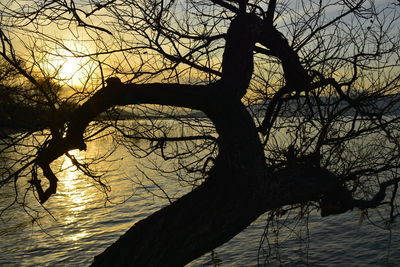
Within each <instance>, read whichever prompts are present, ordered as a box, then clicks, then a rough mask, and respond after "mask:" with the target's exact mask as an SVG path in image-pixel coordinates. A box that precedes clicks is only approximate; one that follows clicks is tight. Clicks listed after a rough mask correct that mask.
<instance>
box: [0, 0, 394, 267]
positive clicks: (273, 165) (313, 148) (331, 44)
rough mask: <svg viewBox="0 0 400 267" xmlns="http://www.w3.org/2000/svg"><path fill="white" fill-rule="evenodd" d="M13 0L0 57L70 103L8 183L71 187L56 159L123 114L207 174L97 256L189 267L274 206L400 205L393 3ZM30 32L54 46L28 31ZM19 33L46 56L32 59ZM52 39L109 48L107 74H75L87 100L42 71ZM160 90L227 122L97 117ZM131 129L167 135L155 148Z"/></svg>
mask: <svg viewBox="0 0 400 267" xmlns="http://www.w3.org/2000/svg"><path fill="white" fill-rule="evenodd" d="M1 8H2V10H3V12H2V20H1V31H0V34H1V35H0V37H1V49H2V50H1V52H0V55H1V56H2V57H3V59H4V60H6V61H7V62H8V64H10V66H12V67H13V70H15V71H17V72H18V73H19V74H20V75H21V76H23V78H24V79H25V80H27V81H29V82H30V83H31V84H33V86H34V88H35V90H36V91H37V92H41V93H42V95H43V96H44V99H43V101H44V103H45V104H46V105H48V106H49V108H50V109H52V110H53V111H54V112H55V114H60V115H59V116H58V117H57V118H55V119H54V120H52V123H47V125H46V127H47V128H49V129H50V132H47V133H46V132H42V134H43V135H44V138H43V139H41V140H43V141H38V142H37V143H35V145H34V146H33V147H34V149H33V150H32V153H30V154H25V155H24V157H25V158H22V157H21V158H18V159H16V160H15V158H14V160H15V162H16V164H17V162H18V164H17V165H18V166H19V167H18V168H17V169H16V170H15V169H13V168H10V167H8V168H5V170H6V172H7V173H8V175H7V176H4V177H6V178H3V179H2V180H1V182H0V183H1V185H4V184H7V183H11V182H12V181H13V180H16V179H18V178H19V177H21V176H22V175H30V180H29V182H30V184H31V187H30V189H32V190H33V192H34V194H36V195H37V196H38V199H39V201H40V202H41V203H45V202H46V201H47V200H48V198H49V197H51V196H52V195H53V194H54V193H56V191H57V181H58V178H57V176H56V174H55V172H54V171H53V169H52V167H51V163H53V162H54V161H55V160H56V159H57V158H59V157H60V156H62V155H64V154H68V151H70V150H73V149H80V150H85V149H86V143H87V142H89V141H90V138H93V136H95V135H96V134H98V133H100V132H103V131H104V129H105V128H108V127H110V126H113V127H114V129H115V131H114V132H112V133H111V134H114V135H115V136H118V138H119V140H120V143H121V144H125V145H127V146H128V147H129V148H130V149H131V152H132V155H134V156H143V157H146V156H148V155H150V154H152V153H159V155H160V157H162V158H163V159H170V158H174V159H176V161H177V162H178V163H179V164H178V165H177V167H176V170H175V171H176V173H177V174H179V175H178V176H179V177H180V179H181V180H182V181H185V182H187V183H189V184H191V185H193V186H194V189H193V191H191V192H190V193H188V194H186V195H184V196H182V197H181V198H179V199H177V200H173V199H170V201H171V204H170V205H168V206H166V207H164V208H162V209H161V210H159V211H158V212H156V213H154V214H153V215H151V216H149V217H148V218H146V219H144V220H142V221H140V222H138V223H137V224H135V225H134V226H133V227H132V228H131V229H129V230H128V231H127V232H126V233H125V234H124V235H123V236H122V237H121V238H120V239H119V240H118V241H116V242H115V243H114V244H113V245H111V246H110V247H109V248H108V249H106V250H105V251H104V252H103V253H102V254H100V255H98V256H97V257H96V258H95V260H94V263H93V265H95V266H102V265H104V266H109V265H133V266H161V265H163V266H166V265H167V266H181V265H184V264H186V263H188V262H190V261H192V260H193V259H195V258H197V257H199V256H201V255H202V254H204V253H206V252H208V251H210V250H212V249H213V248H215V247H217V246H219V245H221V244H223V243H225V242H226V241H228V240H229V239H231V238H232V237H234V236H235V235H236V234H238V233H239V232H241V231H242V230H243V229H244V228H245V227H247V226H248V225H249V224H250V223H251V222H253V221H254V220H255V219H256V218H257V217H259V216H260V215H261V214H263V213H265V212H271V214H282V213H284V212H285V210H289V209H291V208H292V207H297V206H299V205H313V206H315V207H316V208H317V209H319V210H320V211H321V214H322V216H327V215H332V214H339V213H343V212H345V211H348V210H351V209H353V208H360V209H363V210H366V209H369V208H377V207H381V206H386V207H389V212H388V218H389V220H394V219H395V218H396V217H397V216H398V211H397V207H398V206H397V205H398V204H397V203H396V195H397V188H398V183H399V181H400V178H399V177H398V170H399V169H398V168H399V151H400V143H399V140H400V139H399V116H398V112H397V110H398V109H399V107H400V106H399V101H400V97H399V82H400V69H399V43H400V42H399V41H400V40H399V36H400V35H399V24H398V23H399V14H398V7H397V6H396V4H395V3H394V2H393V3H391V2H390V1H387V3H384V4H379V5H375V4H374V1H366V0H360V1H353V2H349V1H326V3H323V2H322V1H295V2H293V1H272V0H271V1H231V0H229V1H228V0H210V1H203V0H189V1H157V0H152V1H123V2H119V1H114V0H111V1H100V2H93V1H88V2H87V3H83V2H81V1H79V2H78V1H76V2H75V1H68V2H65V1H44V2H43V3H36V2H29V3H25V4H24V5H22V4H19V3H18V1H16V2H15V3H14V2H13V5H7V6H6V5H2V7H1ZM51 27H58V29H60V30H62V31H65V32H67V33H68V34H69V35H70V36H73V37H74V38H76V39H78V40H80V39H82V40H86V42H87V43H90V47H91V50H90V49H89V50H87V51H79V49H74V48H71V47H68V45H66V42H63V41H62V40H60V38H57V36H56V35H51V34H48V33H45V31H43V29H50V28H51ZM21 32H22V33H24V34H30V35H31V36H36V38H37V39H36V40H41V42H42V43H43V44H40V45H39V43H37V42H33V43H29V42H27V41H24V40H21V39H20V40H18V37H17V36H18V33H21ZM44 45H45V46H44ZM16 46H25V47H26V48H29V49H28V51H31V55H29V56H25V57H24V56H22V55H21V56H20V57H19V56H18V52H19V51H20V49H19V48H17V47H16ZM52 46H53V47H55V48H61V49H64V50H65V51H68V52H69V53H71V56H73V57H75V58H87V59H89V60H90V61H91V62H95V63H96V64H95V65H94V66H96V67H95V68H96V70H98V73H100V74H95V72H94V71H93V72H90V71H88V75H87V80H86V81H88V82H87V83H84V84H83V88H84V89H82V90H81V91H80V90H78V89H76V88H75V89H74V88H73V86H71V87H72V88H71V90H72V89H74V94H72V95H73V96H75V97H76V98H75V99H76V101H77V102H79V103H80V106H79V107H77V108H76V109H75V110H74V111H73V112H70V114H69V115H68V116H66V115H65V114H67V113H66V112H64V111H62V110H61V112H60V108H59V106H60V105H59V104H58V101H60V100H58V99H54V98H52V97H51V94H49V93H46V92H47V91H46V87H45V86H44V85H43V84H42V83H40V82H38V79H35V75H34V71H37V70H38V69H39V70H40V69H42V70H43V69H44V68H43V65H40V64H39V62H40V60H38V57H39V56H40V55H42V54H43V53H44V54H43V55H46V53H47V55H51V54H54V53H55V52H49V49H46V50H47V52H46V51H44V49H43V47H46V48H49V47H52ZM53 51H54V50H53ZM24 58H25V64H22V63H21V62H22V61H21V60H22V59H24ZM58 72H59V69H58V68H57V67H56V68H54V69H53V73H52V75H51V77H50V78H51V80H57V79H58V80H60V78H59V77H58V76H57V74H58ZM117 77H119V78H117ZM106 78H107V79H106ZM61 80H62V79H61ZM121 80H122V81H123V82H122V81H121ZM89 81H91V82H92V85H91V84H90V83H89ZM90 86H92V87H93V88H94V89H96V90H97V91H96V92H95V93H94V94H93V93H92V92H93V90H88V89H90ZM96 86H97V87H96ZM30 99H33V98H30ZM146 104H147V105H151V106H148V108H151V107H154V105H158V106H159V107H176V108H186V109H190V110H198V111H202V112H203V113H204V114H205V115H206V116H207V118H208V119H209V121H210V122H211V123H212V127H210V125H209V124H207V123H206V122H205V121H203V120H200V121H198V122H196V121H195V120H192V121H191V122H187V121H183V120H180V118H174V116H173V109H167V110H166V111H167V113H171V112H172V116H171V118H174V119H176V120H177V121H179V122H181V123H185V124H188V125H189V126H190V123H196V124H199V125H201V126H202V127H200V128H198V127H196V128H193V129H197V130H195V131H194V133H192V134H191V135H182V136H171V135H170V132H169V130H168V127H167V126H165V125H162V124H158V123H157V122H156V120H153V121H151V120H149V121H150V123H149V124H148V125H142V127H127V126H126V125H125V124H124V125H121V124H118V123H110V124H108V125H107V123H104V124H103V123H102V124H100V125H98V126H97V128H96V127H94V126H93V125H92V124H90V123H91V122H94V121H96V118H97V116H98V115H99V114H100V113H102V112H104V111H107V110H110V109H112V108H115V107H116V106H131V107H132V109H136V108H137V107H138V105H141V106H143V105H146ZM144 112H145V113H146V114H149V109H145V110H144ZM150 119H151V118H150ZM89 124H90V125H89ZM88 127H90V129H88ZM196 131H197V132H196ZM24 134H26V135H32V134H34V132H33V131H31V132H28V133H24ZM15 138H16V137H12V139H13V140H16V139H15ZM278 138H283V140H278ZM132 139H134V140H137V139H143V140H147V141H149V142H150V143H151V144H152V146H150V147H149V150H148V151H143V150H142V149H141V148H140V147H137V146H135V145H134V143H132V142H130V140H132ZM4 140H5V139H4ZM7 140H8V139H7ZM3 142H4V143H5V141H3ZM7 142H8V141H7ZM13 142H14V143H13V145H6V148H5V149H3V152H6V151H7V149H10V148H12V147H15V142H16V141H13ZM182 144H183V145H182ZM185 147H186V148H187V149H185ZM188 148H190V149H188ZM27 155H28V156H27ZM74 162H75V164H76V165H77V166H79V167H80V168H81V169H82V170H84V172H85V173H86V174H87V175H89V176H91V177H93V178H95V179H97V181H98V182H99V183H101V179H98V176H97V175H96V174H94V173H92V172H91V171H90V169H89V168H88V166H87V165H82V164H80V163H79V162H77V161H74ZM160 171H162V170H161V169H160ZM43 178H45V179H46V180H47V182H46V183H45V182H44V181H42V180H43ZM148 179H150V180H151V177H148ZM161 189H162V188H161Z"/></svg>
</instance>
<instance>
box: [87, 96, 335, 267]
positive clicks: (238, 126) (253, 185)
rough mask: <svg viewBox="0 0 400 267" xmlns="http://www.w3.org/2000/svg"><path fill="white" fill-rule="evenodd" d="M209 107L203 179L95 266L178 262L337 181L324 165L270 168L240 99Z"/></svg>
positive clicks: (315, 195) (137, 226) (135, 228)
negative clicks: (211, 135)
mask: <svg viewBox="0 0 400 267" xmlns="http://www.w3.org/2000/svg"><path fill="white" fill-rule="evenodd" d="M217 103H218V105H215V106H213V107H211V108H210V109H209V110H208V115H209V116H210V118H211V119H212V121H213V122H214V124H215V126H216V129H217V131H218V134H219V138H220V140H221V144H220V153H219V156H218V158H217V159H216V161H215V165H214V166H213V168H212V170H211V171H210V175H209V177H208V178H207V180H206V181H205V182H204V183H203V184H202V185H201V186H200V187H198V188H197V189H195V190H194V191H193V192H191V193H189V194H187V195H185V196H184V197H182V198H180V199H179V200H177V201H176V202H174V203H172V204H171V205H169V206H167V207H165V208H163V209H161V210H160V211H158V212H156V213H154V214H153V215H151V216H149V217H148V218H146V219H144V220H142V221H140V222H138V223H137V224H135V225H134V226H133V227H132V228H131V229H129V231H128V232H126V233H125V234H124V235H123V236H122V237H121V238H120V239H119V240H118V241H117V242H115V243H114V244H113V245H112V246H110V247H109V248H107V249H106V250H105V251H104V252H103V253H101V254H100V255H98V256H96V257H95V259H94V262H93V266H183V265H185V264H187V263H189V262H191V261H192V260H194V259H196V258H197V257H199V256H201V255H203V254H204V253H206V252H208V251H210V250H212V249H214V248H216V247H218V246H220V245H222V244H223V243H225V242H227V241H228V240H230V239H231V238H233V237H234V236H235V235H236V234H238V233H240V232H241V231H242V230H243V229H245V228H246V227H247V226H248V225H249V224H250V223H251V222H253V221H254V220H255V219H256V218H257V217H258V216H260V215H261V214H262V213H264V212H266V211H268V210H272V209H274V208H278V207H281V206H283V205H287V204H294V203H301V202H306V201H308V200H316V199H319V198H320V197H321V196H322V195H323V194H324V193H325V192H327V191H329V188H331V187H332V186H333V185H334V184H335V179H334V177H333V176H332V175H331V174H330V173H328V172H326V171H323V170H321V169H318V168H314V169H310V168H298V169H296V170H293V169H292V170H284V171H280V172H275V173H272V172H268V168H267V166H266V163H265V160H264V154H263V150H262V146H261V143H260V141H259V138H258V136H257V131H256V127H255V125H254V123H253V120H252V118H251V116H250V115H249V113H248V112H247V111H246V109H245V107H244V105H243V104H242V103H241V102H240V101H239V100H236V101H235V100H232V101H231V100H226V99H225V101H224V100H222V99H220V101H218V102H217Z"/></svg>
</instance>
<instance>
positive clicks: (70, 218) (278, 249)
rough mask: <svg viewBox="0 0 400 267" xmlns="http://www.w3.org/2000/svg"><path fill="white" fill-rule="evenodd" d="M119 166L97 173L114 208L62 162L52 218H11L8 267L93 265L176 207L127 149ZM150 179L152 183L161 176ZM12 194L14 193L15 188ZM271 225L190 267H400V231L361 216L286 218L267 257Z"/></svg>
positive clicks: (7, 218) (259, 225)
mask: <svg viewBox="0 0 400 267" xmlns="http://www.w3.org/2000/svg"><path fill="white" fill-rule="evenodd" d="M112 146H113V143H112V140H111V139H103V140H98V141H97V142H92V143H90V146H89V148H88V151H87V152H86V153H79V152H76V151H75V152H73V153H74V155H75V156H76V157H77V158H81V159H82V158H84V157H87V158H89V157H91V156H95V155H97V154H99V153H100V154H101V153H103V152H105V151H108V150H109V149H111V147H112ZM114 159H116V161H113V162H103V163H98V164H97V165H96V167H97V168H99V169H110V168H111V170H110V172H109V173H108V174H107V177H106V178H107V180H108V183H109V185H110V186H111V188H112V191H111V192H110V193H109V195H108V199H109V201H106V196H105V195H104V194H103V193H102V192H101V191H99V190H98V188H97V187H96V186H95V184H94V183H93V182H92V181H90V180H88V179H86V178H84V176H83V175H81V173H80V172H79V171H77V170H76V169H68V166H69V165H71V163H70V162H69V159H67V158H62V159H60V160H59V161H58V162H57V163H56V164H58V165H59V166H61V167H62V168H64V169H66V170H63V171H62V172H61V173H60V175H59V177H60V182H59V183H60V184H59V189H58V193H57V195H55V196H54V197H52V198H51V199H50V200H49V201H48V202H47V203H46V205H45V207H46V208H47V209H48V210H49V212H50V213H51V215H49V214H47V213H46V212H45V211H44V210H43V209H42V208H41V207H39V206H37V205H36V206H35V205H33V206H32V208H34V209H35V210H28V211H29V213H30V214H31V215H33V216H34V217H33V218H34V219H35V220H33V218H31V217H30V216H28V213H26V212H25V211H23V210H22V209H21V208H18V209H17V208H16V209H10V210H8V211H7V212H6V213H5V214H3V216H2V219H1V220H2V221H1V224H0V251H1V253H0V266H35V265H40V266H86V265H89V264H90V263H91V262H92V260H93V257H94V256H95V255H97V254H99V253H100V252H102V251H103V250H104V249H105V248H106V247H107V246H109V245H110V244H111V243H112V242H114V241H115V240H116V239H117V238H118V237H119V236H120V235H121V234H123V233H124V232H125V231H126V230H127V229H128V228H129V227H131V226H132V225H133V224H134V223H135V222H137V221H139V220H140V219H142V218H144V217H146V216H148V215H149V214H151V213H153V212H154V211H156V210H157V209H159V208H160V207H162V206H163V205H166V204H168V200H167V199H165V198H158V197H155V196H153V195H151V194H149V192H152V193H156V194H159V195H160V196H162V193H161V192H160V191H159V190H157V187H156V186H155V185H154V184H152V183H151V182H149V181H147V180H142V182H143V184H144V186H145V188H143V187H141V186H139V185H138V184H137V181H138V177H139V176H138V175H139V173H140V172H138V169H137V167H138V166H142V165H141V164H140V160H132V159H131V158H129V155H128V152H127V151H126V150H124V149H123V148H119V149H118V150H117V151H116V152H115V154H114ZM146 171H147V174H148V175H149V176H150V177H152V175H154V173H152V171H151V170H146ZM156 178H157V177H156ZM139 180H140V179H139ZM134 181H136V183H135V182H134ZM156 181H157V182H160V183H162V185H163V186H164V187H165V188H166V190H167V191H168V192H169V193H170V194H171V195H175V196H176V197H179V196H180V195H182V194H184V193H185V192H188V191H189V190H190V187H188V186H187V187H181V186H179V185H178V184H177V182H176V181H175V180H168V179H163V178H162V177H158V178H157V179H156ZM8 190H9V193H10V194H11V193H12V192H13V191H12V190H13V189H12V188H9V189H8ZM10 201H11V200H10V199H9V197H8V198H7V193H3V194H2V196H1V204H0V205H1V206H2V207H4V206H6V205H7V203H9V202H10ZM32 203H35V202H32ZM371 218H372V220H373V221H374V222H375V223H376V224H378V225H380V226H382V227H384V228H388V227H387V225H384V224H382V221H381V220H380V218H379V217H378V216H377V214H371ZM271 223H272V222H271ZM266 224H267V216H266V215H264V216H261V217H260V218H259V219H258V220H257V221H256V222H254V223H253V224H252V225H250V226H249V227H248V228H247V229H246V230H245V231H243V232H242V233H240V234H239V235H237V236H236V237H235V238H234V239H232V240H231V241H229V242H228V243H227V244H225V245H223V246H222V247H220V248H217V249H216V250H215V251H214V252H213V253H212V254H211V253H208V254H206V255H204V256H203V257H201V258H200V259H197V260H195V261H194V262H192V263H191V264H189V265H190V266H212V265H213V264H215V263H219V264H221V265H222V266H257V264H262V265H265V266H279V265H282V266H396V263H398V262H400V253H399V251H400V250H399V248H400V233H399V224H398V223H394V224H391V225H390V228H391V230H390V231H389V230H387V229H383V228H379V227H377V226H374V225H373V224H372V223H371V222H369V221H367V220H364V222H362V223H360V212H359V211H356V210H355V211H353V212H348V213H345V214H342V215H338V216H332V217H327V218H321V217H320V216H319V215H318V214H316V213H311V215H310V216H309V217H304V218H300V219H299V220H292V219H287V220H284V218H282V219H281V220H280V221H275V222H274V225H272V226H271V227H270V229H269V233H268V237H269V245H268V243H267V242H266V241H265V240H264V242H263V245H262V246H261V249H260V240H261V237H262V235H263V232H264V230H265V225H266ZM294 226H296V227H295V228H294V230H293V229H292V228H293V227H294ZM268 254H269V255H268Z"/></svg>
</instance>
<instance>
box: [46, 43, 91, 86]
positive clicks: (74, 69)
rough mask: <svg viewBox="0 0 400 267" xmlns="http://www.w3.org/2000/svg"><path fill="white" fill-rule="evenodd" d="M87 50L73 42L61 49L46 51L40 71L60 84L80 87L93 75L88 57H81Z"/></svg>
mask: <svg viewBox="0 0 400 267" xmlns="http://www.w3.org/2000/svg"><path fill="white" fill-rule="evenodd" d="M87 50H88V49H87V48H86V47H84V46H83V45H80V44H78V43H75V42H67V43H64V46H63V48H55V49H53V50H52V51H48V52H46V53H48V54H47V55H46V56H45V58H44V62H43V64H42V66H41V68H42V71H45V72H46V73H47V74H48V75H51V76H52V77H54V78H55V79H57V80H58V81H59V83H60V84H66V85H68V86H81V85H83V84H84V83H85V82H86V81H87V80H88V78H89V76H90V74H92V73H93V64H91V62H90V59H89V58H88V57H84V56H81V55H83V53H87V52H88V51H87Z"/></svg>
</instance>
